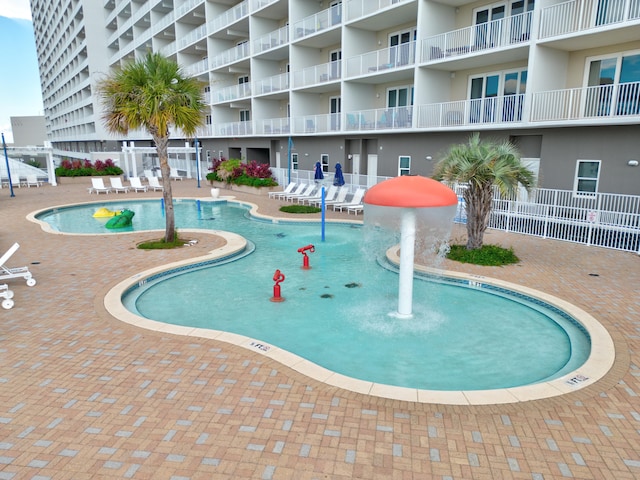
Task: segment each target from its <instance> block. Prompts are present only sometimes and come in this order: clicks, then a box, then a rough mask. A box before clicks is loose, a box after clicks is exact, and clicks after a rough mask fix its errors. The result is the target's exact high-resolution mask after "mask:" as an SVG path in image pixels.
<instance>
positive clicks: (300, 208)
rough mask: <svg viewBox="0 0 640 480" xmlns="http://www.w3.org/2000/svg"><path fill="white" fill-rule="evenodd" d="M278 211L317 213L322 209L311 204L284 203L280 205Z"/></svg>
mask: <svg viewBox="0 0 640 480" xmlns="http://www.w3.org/2000/svg"><path fill="white" fill-rule="evenodd" d="M280 211H281V212H285V213H318V212H321V211H322V209H321V208H318V207H312V206H311V205H284V206H282V207H280Z"/></svg>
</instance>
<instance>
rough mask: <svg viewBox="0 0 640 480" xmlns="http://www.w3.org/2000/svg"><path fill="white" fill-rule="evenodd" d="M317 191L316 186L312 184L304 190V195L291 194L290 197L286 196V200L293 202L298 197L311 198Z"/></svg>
mask: <svg viewBox="0 0 640 480" xmlns="http://www.w3.org/2000/svg"><path fill="white" fill-rule="evenodd" d="M315 189H316V184H315V183H311V184H309V185H305V188H303V189H302V193H289V194H288V195H285V197H284V199H285V200H287V201H290V202H293V200H294V199H295V198H297V197H310V196H311V194H312V193H313V191H314V190H315ZM296 192H297V191H296Z"/></svg>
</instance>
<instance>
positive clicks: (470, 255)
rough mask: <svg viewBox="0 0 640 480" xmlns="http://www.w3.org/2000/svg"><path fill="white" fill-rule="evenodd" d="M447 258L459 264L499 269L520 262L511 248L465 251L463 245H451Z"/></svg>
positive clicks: (487, 247) (489, 247) (493, 246)
mask: <svg viewBox="0 0 640 480" xmlns="http://www.w3.org/2000/svg"><path fill="white" fill-rule="evenodd" d="M447 258H448V259H449V260H455V261H456V262H460V263H472V264H474V265H484V266H487V267H501V266H502V265H511V264H513V263H518V262H519V261H520V259H519V258H518V257H517V256H516V254H515V253H513V248H502V247H499V246H497V245H483V246H482V248H478V249H476V250H467V248H466V246H465V245H451V250H450V251H449V253H448V254H447Z"/></svg>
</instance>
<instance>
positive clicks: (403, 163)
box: [398, 156, 411, 177]
mask: <svg viewBox="0 0 640 480" xmlns="http://www.w3.org/2000/svg"><path fill="white" fill-rule="evenodd" d="M403 175H411V157H408V156H400V157H398V176H399V177H402V176H403Z"/></svg>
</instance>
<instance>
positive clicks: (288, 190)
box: [269, 182, 296, 198]
mask: <svg viewBox="0 0 640 480" xmlns="http://www.w3.org/2000/svg"><path fill="white" fill-rule="evenodd" d="M294 188H296V184H295V183H294V182H291V183H289V185H287V187H286V188H285V189H284V190H280V191H278V192H269V198H279V197H280V195H286V194H287V193H291V192H293V189H294Z"/></svg>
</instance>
